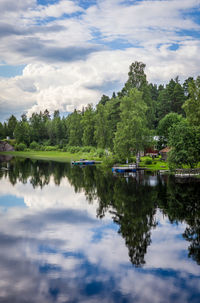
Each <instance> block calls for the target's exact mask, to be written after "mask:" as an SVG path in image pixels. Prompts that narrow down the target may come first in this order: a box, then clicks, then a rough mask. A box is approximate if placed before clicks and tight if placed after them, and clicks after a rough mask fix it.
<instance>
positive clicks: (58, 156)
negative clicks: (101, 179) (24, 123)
mask: <svg viewBox="0 0 200 303" xmlns="http://www.w3.org/2000/svg"><path fill="white" fill-rule="evenodd" d="M0 154H1V155H12V156H14V157H21V158H31V159H40V160H54V161H58V162H70V161H71V160H79V159H92V160H96V161H98V160H100V158H99V157H95V156H94V155H93V154H92V153H75V154H72V153H69V152H61V151H14V152H1V153H0Z"/></svg>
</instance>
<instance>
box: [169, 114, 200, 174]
mask: <svg viewBox="0 0 200 303" xmlns="http://www.w3.org/2000/svg"><path fill="white" fill-rule="evenodd" d="M169 143H170V146H171V147H172V150H171V151H170V153H169V157H168V161H169V166H170V168H171V169H173V168H176V167H180V168H181V167H183V166H184V165H187V166H189V167H191V168H193V167H195V166H196V165H197V164H198V162H199V161H200V127H194V126H191V125H189V123H188V122H187V121H186V120H182V121H180V122H179V123H178V124H176V125H174V126H173V127H172V128H171V130H170V137H169Z"/></svg>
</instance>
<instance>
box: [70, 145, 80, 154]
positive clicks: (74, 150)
mask: <svg viewBox="0 0 200 303" xmlns="http://www.w3.org/2000/svg"><path fill="white" fill-rule="evenodd" d="M68 151H69V152H70V153H72V154H75V153H78V152H80V151H81V147H79V146H69V148H68Z"/></svg>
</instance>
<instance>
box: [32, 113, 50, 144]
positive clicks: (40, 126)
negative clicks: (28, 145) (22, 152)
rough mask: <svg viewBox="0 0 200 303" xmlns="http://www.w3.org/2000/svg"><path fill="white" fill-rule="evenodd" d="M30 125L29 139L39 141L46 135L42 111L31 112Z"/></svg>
mask: <svg viewBox="0 0 200 303" xmlns="http://www.w3.org/2000/svg"><path fill="white" fill-rule="evenodd" d="M29 123H30V127H31V141H36V142H39V143H41V142H42V141H43V140H44V139H46V137H47V130H46V127H45V121H44V119H43V114H42V112H40V113H39V114H38V113H33V114H32V116H31V117H30V120H29Z"/></svg>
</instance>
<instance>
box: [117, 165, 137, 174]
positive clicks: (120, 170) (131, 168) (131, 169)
mask: <svg viewBox="0 0 200 303" xmlns="http://www.w3.org/2000/svg"><path fill="white" fill-rule="evenodd" d="M136 170H137V168H136V165H135V164H130V165H127V166H113V168H112V172H113V173H128V172H136Z"/></svg>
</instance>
